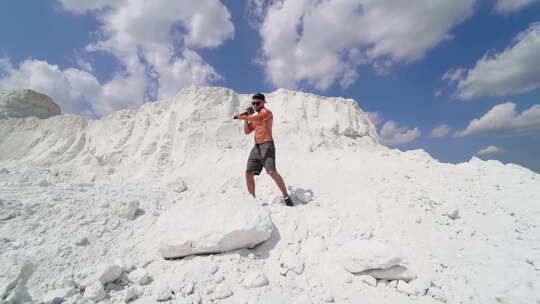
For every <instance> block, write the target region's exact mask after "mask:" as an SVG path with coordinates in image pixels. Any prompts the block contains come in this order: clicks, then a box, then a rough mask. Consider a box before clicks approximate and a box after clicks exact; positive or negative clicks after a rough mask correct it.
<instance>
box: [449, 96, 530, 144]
mask: <svg viewBox="0 0 540 304" xmlns="http://www.w3.org/2000/svg"><path fill="white" fill-rule="evenodd" d="M538 130H540V105H534V106H532V107H530V108H529V109H528V110H525V111H523V112H522V113H521V114H518V113H517V112H516V104H515V103H512V102H507V103H502V104H499V105H496V106H494V107H493V108H491V110H489V111H488V112H487V113H486V114H485V115H484V116H482V117H480V118H475V119H473V120H472V121H471V122H470V123H469V125H468V126H467V129H465V130H463V131H459V132H456V133H454V137H463V136H466V135H473V134H474V135H505V134H514V135H520V134H526V133H529V132H533V131H538Z"/></svg>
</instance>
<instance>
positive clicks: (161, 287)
mask: <svg viewBox="0 0 540 304" xmlns="http://www.w3.org/2000/svg"><path fill="white" fill-rule="evenodd" d="M154 294H155V295H156V300H158V301H168V300H170V299H171V297H172V290H171V288H170V287H169V285H167V284H166V283H164V282H158V283H157V284H156V287H155V288H154Z"/></svg>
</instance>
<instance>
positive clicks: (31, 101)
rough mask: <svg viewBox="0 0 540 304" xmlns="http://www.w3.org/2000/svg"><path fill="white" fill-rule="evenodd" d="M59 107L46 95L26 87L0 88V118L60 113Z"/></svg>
mask: <svg viewBox="0 0 540 304" xmlns="http://www.w3.org/2000/svg"><path fill="white" fill-rule="evenodd" d="M60 114H61V113H60V107H59V106H58V105H57V104H56V103H55V102H54V101H53V100H52V99H51V98H49V97H48V96H47V95H45V94H41V93H38V92H35V91H32V90H28V89H0V119H6V118H9V117H11V118H23V117H29V116H34V117H37V118H49V117H52V116H55V115H60Z"/></svg>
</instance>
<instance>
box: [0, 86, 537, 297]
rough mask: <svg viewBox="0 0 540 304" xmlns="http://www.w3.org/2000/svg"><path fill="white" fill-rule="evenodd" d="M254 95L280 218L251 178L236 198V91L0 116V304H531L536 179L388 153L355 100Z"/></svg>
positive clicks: (239, 182) (239, 104)
mask: <svg viewBox="0 0 540 304" xmlns="http://www.w3.org/2000/svg"><path fill="white" fill-rule="evenodd" d="M267 99H268V104H267V107H268V108H269V109H271V110H272V111H273V113H274V139H275V142H276V153H277V168H278V171H279V172H280V173H281V174H282V176H283V177H284V179H285V182H286V183H287V184H288V185H289V186H290V187H289V189H290V191H291V192H292V193H293V194H294V196H295V199H296V201H297V205H296V206H295V207H293V208H289V207H286V206H284V205H283V204H282V201H281V200H280V195H279V191H278V190H277V187H276V186H275V184H274V182H273V181H272V180H271V179H270V178H269V177H268V176H266V175H265V174H264V173H263V174H262V175H261V176H260V177H257V190H256V191H257V199H256V200H253V199H250V198H249V196H247V195H246V190H245V185H244V183H245V181H244V169H245V164H246V158H247V155H248V153H249V150H250V149H251V146H252V144H253V138H252V135H250V136H245V135H244V134H243V130H242V122H240V121H235V120H232V116H233V115H234V114H236V113H238V112H241V111H242V110H243V109H244V107H246V106H247V105H249V101H250V95H248V94H236V93H235V92H233V91H231V90H229V89H225V88H216V87H196V86H193V87H189V88H186V89H184V90H182V91H181V92H179V93H178V94H177V96H175V97H174V98H172V99H170V100H165V101H159V102H155V103H147V104H145V105H143V106H142V107H140V108H137V109H132V110H124V111H119V112H116V113H113V114H111V115H108V116H106V117H104V118H102V119H100V120H90V119H86V118H83V117H79V116H76V115H56V116H52V117H50V118H47V119H39V118H36V117H30V116H28V117H22V118H20V117H19V118H15V117H11V116H10V117H4V118H2V119H0V189H1V191H0V206H1V208H0V223H1V225H0V252H2V254H1V255H0V302H2V301H8V303H17V302H22V301H26V300H27V299H28V297H32V299H33V300H34V301H36V302H38V301H41V302H44V303H57V302H60V301H64V302H66V303H80V302H85V301H86V302H99V301H104V302H106V303H121V302H133V303H144V302H147V301H155V300H159V301H172V302H176V303H208V302H219V303H246V302H248V303H268V304H270V303H332V302H337V303H359V302H370V303H389V302H392V303H445V302H446V303H459V302H463V303H466V302H467V303H468V302H474V303H495V302H499V303H505V302H506V303H535V302H537V301H539V300H540V298H539V297H538V295H539V294H540V289H539V288H540V286H539V285H538V284H537V283H536V282H538V281H540V260H539V258H538V257H539V256H540V251H539V248H540V227H539V225H538V224H537V218H538V217H539V216H540V206H539V205H538V201H540V190H538V189H540V176H539V175H538V174H535V173H533V172H531V171H530V170H527V169H525V168H522V167H520V166H516V165H513V164H507V165H504V164H501V163H500V162H497V161H487V162H485V161H482V160H479V159H477V158H472V159H471V161H469V162H467V163H462V164H457V165H452V164H445V163H440V162H438V161H437V160H435V159H433V158H431V157H430V156H429V155H428V154H427V153H425V152H424V151H422V150H414V151H407V152H401V151H399V150H391V149H388V148H386V147H384V146H382V145H380V144H379V139H378V135H377V133H376V131H375V128H374V126H373V124H372V123H371V122H370V121H369V119H368V117H367V115H366V113H365V112H364V111H362V110H361V109H360V108H359V107H358V105H357V103H356V101H354V100H350V99H342V98H327V97H322V96H316V95H313V94H306V93H302V92H295V91H290V90H283V89H280V90H277V91H275V92H272V93H269V94H267ZM302 202H303V203H302ZM164 257H184V258H181V259H171V260H169V259H164ZM28 260H29V261H28ZM30 263H31V264H30ZM25 265H26V266H25ZM27 265H33V266H32V271H27V270H28V269H27V268H28V266H27ZM25 267H26V268H25ZM103 277H106V278H107V279H106V280H104V279H102V278H103ZM21 278H24V279H21Z"/></svg>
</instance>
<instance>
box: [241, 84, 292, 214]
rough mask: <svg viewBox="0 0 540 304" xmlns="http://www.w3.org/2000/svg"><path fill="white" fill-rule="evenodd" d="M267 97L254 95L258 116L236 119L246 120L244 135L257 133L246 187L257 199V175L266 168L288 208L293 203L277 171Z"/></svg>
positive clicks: (252, 102)
mask: <svg viewBox="0 0 540 304" xmlns="http://www.w3.org/2000/svg"><path fill="white" fill-rule="evenodd" d="M265 103H266V100H265V97H264V95H263V94H261V93H257V94H255V95H253V97H252V100H251V104H252V105H253V107H254V108H255V111H257V113H258V114H257V115H255V116H249V115H247V114H244V115H243V114H240V115H236V116H235V117H234V118H235V119H242V120H244V133H246V135H247V134H250V133H251V132H253V131H255V146H254V147H253V149H251V153H250V154H249V158H248V162H247V169H246V185H247V189H248V191H249V193H251V195H253V197H255V175H259V174H260V173H261V171H262V168H263V167H264V168H265V169H266V173H268V175H270V176H271V177H272V179H274V181H275V182H276V184H277V186H278V187H279V190H281V193H282V194H283V200H284V201H285V203H286V204H287V206H292V205H293V203H292V201H291V199H290V198H289V195H288V193H287V188H286V187H285V182H284V181H283V178H282V177H281V175H280V174H279V173H278V172H277V170H276V150H275V147H274V138H273V137H272V122H273V116H272V112H271V111H270V110H268V109H267V108H265V107H264V104H265Z"/></svg>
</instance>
